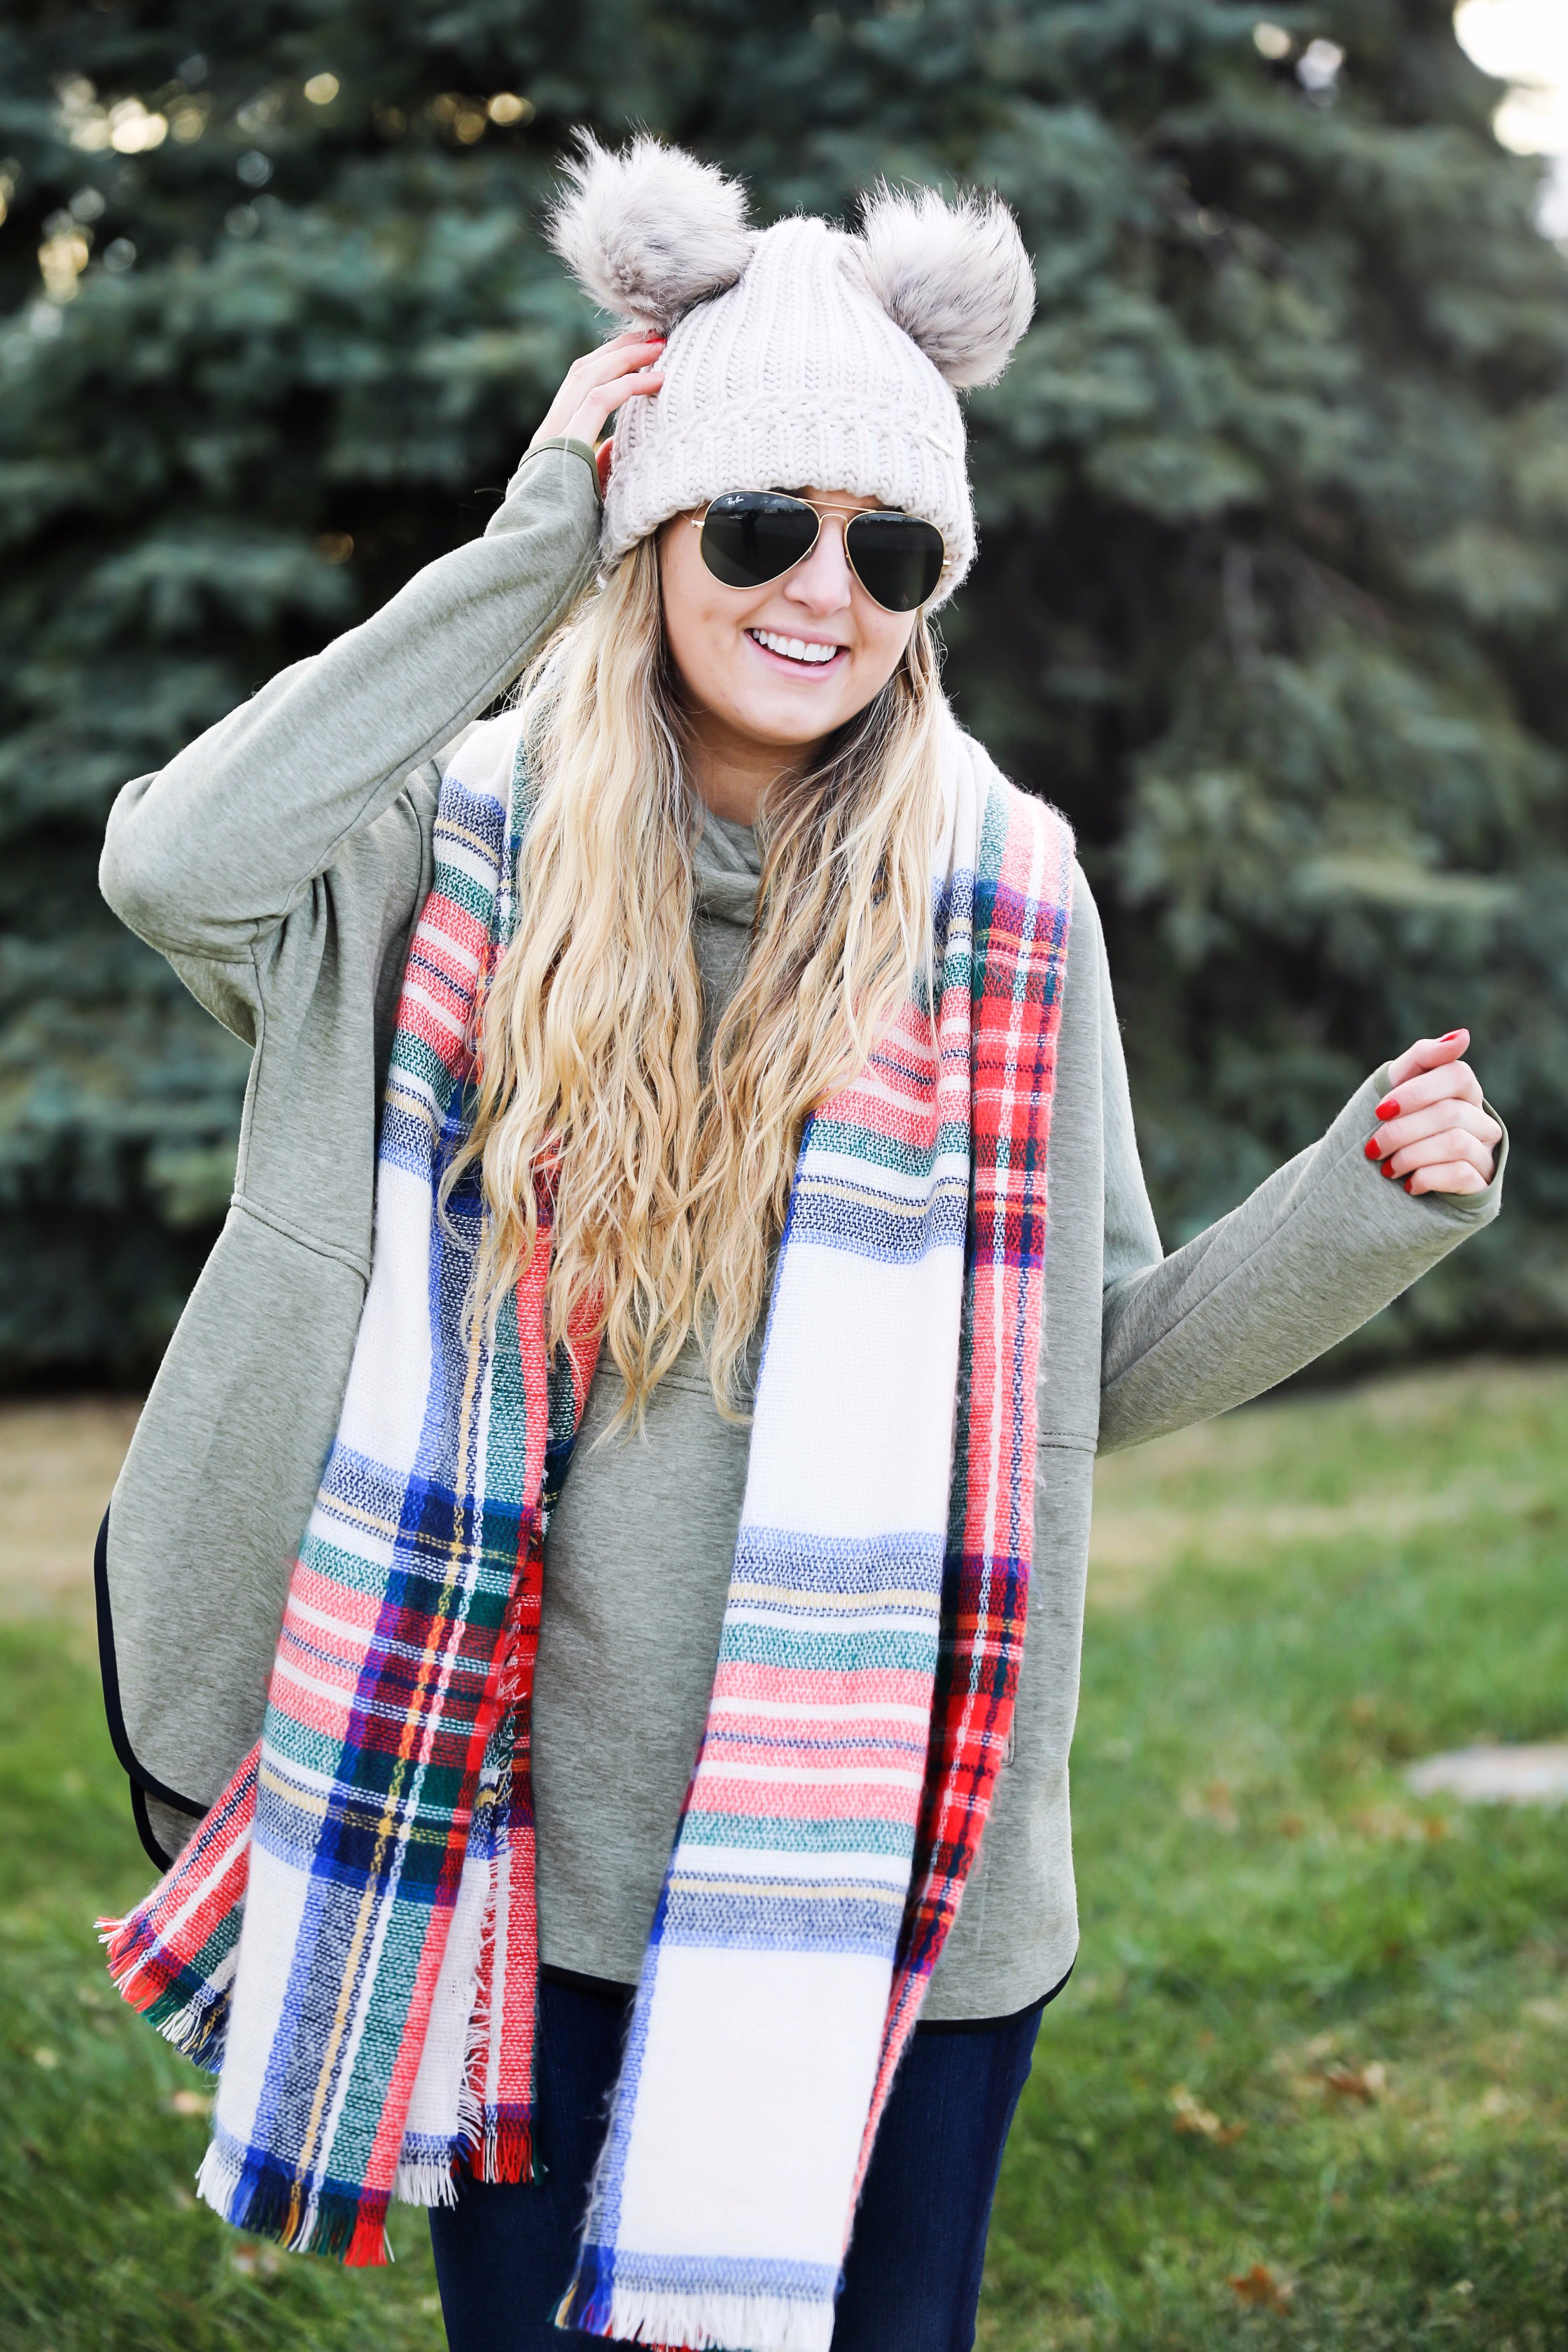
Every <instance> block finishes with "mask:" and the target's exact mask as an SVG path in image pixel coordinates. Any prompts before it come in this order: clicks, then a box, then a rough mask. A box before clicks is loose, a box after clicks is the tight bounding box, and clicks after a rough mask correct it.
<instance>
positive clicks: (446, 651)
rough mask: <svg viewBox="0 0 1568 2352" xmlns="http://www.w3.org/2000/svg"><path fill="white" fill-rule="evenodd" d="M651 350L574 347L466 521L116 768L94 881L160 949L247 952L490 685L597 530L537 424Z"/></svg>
mask: <svg viewBox="0 0 1568 2352" xmlns="http://www.w3.org/2000/svg"><path fill="white" fill-rule="evenodd" d="M648 352H649V345H648V339H647V337H645V336H641V335H636V336H618V337H616V340H615V341H614V342H612V343H608V344H605V346H603V348H602V349H601V350H599V351H597V352H591V353H589V354H588V356H587V358H586V359H584V360H581V361H579V362H577V363H576V365H575V366H574V369H573V370H572V372H571V373H570V374H569V375H568V377H567V380H566V383H565V384H564V385H563V388H562V392H561V393H560V394H558V395H557V398H556V401H555V403H554V404H553V405H552V410H551V412H550V415H549V416H547V417H546V419H545V421H544V424H543V425H542V426H541V428H540V433H539V435H538V436H535V443H534V446H532V447H531V449H530V451H529V453H528V455H527V456H526V457H524V458H523V461H522V463H521V466H520V467H518V470H517V472H516V474H515V475H514V476H513V478H512V480H511V483H510V486H509V488H508V491H507V496H506V499H505V501H504V503H503V504H502V505H501V506H500V508H499V509H497V511H496V513H495V514H494V515H493V516H492V517H491V518H490V521H489V527H488V529H487V530H486V531H485V533H484V536H483V537H482V538H481V539H477V540H473V541H469V543H468V545H467V546H465V547H458V548H455V549H454V550H453V551H452V552H451V553H450V554H449V555H443V556H440V557H438V558H437V561H436V562H434V563H429V564H426V567H425V569H424V571H423V572H419V573H417V574H416V577H415V578H414V579H412V580H411V581H409V583H407V585H406V586H405V587H404V588H402V589H400V590H399V592H398V593H397V594H396V595H395V596H394V597H393V598H392V599H391V601H390V603H388V604H384V606H383V607H382V609H381V611H380V612H379V613H375V614H373V615H372V616H371V618H370V619H369V620H368V621H364V622H362V623H361V625H359V627H358V628H354V629H350V630H348V631H347V632H346V633H345V635H342V636H341V637H339V638H337V639H336V640H335V642H334V643H333V644H331V645H330V646H327V647H326V648H325V650H324V651H322V652H321V653H319V654H314V655H312V656H310V659H309V660H306V661H302V662H296V663H295V664H294V665H293V667H291V668H289V669H286V670H284V671H282V672H281V673H280V674H279V676H278V677H275V678H273V679H272V680H271V682H270V684H268V685H267V686H264V687H263V688H261V690H260V691H259V693H258V694H255V695H253V696H252V697H251V698H250V700H249V701H247V702H244V703H241V704H240V705H239V707H238V708H237V709H235V710H231V711H230V712H229V714H228V716H227V718H226V719H220V720H219V721H218V722H217V724H216V726H215V727H209V728H208V730H207V731H206V733H205V735H202V736H199V737H198V738H197V740H195V742H194V743H192V744H189V745H187V747H186V748H185V750H184V751H181V752H179V753H178V754H177V755H176V757H175V758H174V759H173V760H171V761H170V762H169V764H168V765H167V767H165V768H163V769H161V770H159V771H158V772H156V773H155V774H153V775H150V776H140V777H138V778H136V780H135V781H134V782H132V783H129V784H127V785H126V786H125V788H124V790H123V791H122V792H121V794H120V796H119V798H118V799H117V800H116V802H115V803H114V807H113V810H112V812H111V813H110V820H109V831H108V835H107V838H106V840H105V844H104V850H103V858H102V863H101V866H100V886H101V887H102V890H103V895H104V897H105V898H107V899H108V901H109V903H110V906H111V907H112V908H114V910H115V912H116V914H118V915H119V916H120V917H121V920H122V921H123V922H125V923H127V924H129V926H130V927H131V929H132V930H133V931H137V932H139V933H140V934H141V936H142V938H143V939H145V940H148V941H150V942H151V944H152V945H153V946H154V947H156V948H158V949H160V950H163V952H164V953H165V954H174V955H184V956H196V957H202V958H205V959H212V960H217V961H226V960H238V959H244V958H247V957H248V956H249V954H250V952H251V950H252V949H253V947H254V945H255V943H256V942H257V940H259V939H262V938H264V937H265V936H266V935H267V934H268V932H269V931H271V930H273V929H276V928H277V926H278V925H279V923H281V922H282V921H283V919H284V918H285V917H286V916H287V915H288V914H289V911H290V909H291V908H293V907H294V906H295V905H297V904H298V902H299V900H300V898H301V897H302V896H303V894H304V892H305V891H306V890H307V889H308V888H309V887H310V883H311V881H312V880H313V878H314V877H316V876H317V875H318V874H320V873H321V872H322V871H323V870H324V869H325V868H326V867H327V866H330V865H331V862H332V859H333V856H334V855H335V853H336V851H337V849H338V847H339V845H341V843H342V841H343V840H344V839H345V838H346V837H347V835H350V834H351V833H353V832H354V831H355V830H357V828H358V827H360V826H361V825H363V824H370V823H372V822H373V821H374V818H375V817H377V816H378V815H379V814H381V812H382V810H383V809H384V807H385V806H386V805H387V804H388V803H389V802H390V801H391V800H392V799H393V798H394V796H395V793H397V791H398V790H399V789H400V787H401V785H402V782H403V779H404V778H405V776H406V775H407V774H408V772H409V771H410V770H411V769H414V768H416V767H418V766H419V765H420V764H421V762H422V761H426V760H427V759H429V758H430V757H431V756H432V755H433V754H434V753H435V752H437V751H439V750H440V749H441V747H442V746H443V745H444V744H446V743H448V742H449V741H450V740H451V739H452V737H453V736H454V735H456V734H457V733H458V731H459V730H461V729H462V728H463V727H465V726H466V725H467V724H468V721H469V719H473V718H475V717H477V716H478V715H479V712H481V711H482V710H484V709H486V708H487V707H488V706H489V704H490V703H491V702H493V701H494V700H495V699H496V698H497V696H498V695H500V694H501V693H503V692H504V691H505V689H506V688H507V687H509V686H510V684H511V683H512V681H513V679H514V678H516V677H518V675H519V673H520V672H521V670H522V668H523V667H524V666H525V664H526V663H527V660H528V658H529V656H530V654H531V652H532V650H533V648H534V647H535V646H537V645H538V644H539V643H540V642H541V640H542V638H543V637H544V636H545V635H548V633H549V632H550V630H551V629H552V628H553V627H554V625H556V623H557V622H558V621H559V620H560V619H561V618H562V617H563V614H565V613H566V612H567V611H568V609H569V608H570V606H571V605H572V604H573V603H574V600H575V598H576V596H577V595H578V593H579V592H580V591H581V589H582V587H583V586H584V583H585V581H586V580H587V578H588V576H589V574H590V572H591V571H592V569H593V565H594V562H595V553H596V551H597V546H598V513H599V499H598V481H597V477H596V473H595V464H594V452H593V448H592V446H591V445H590V443H589V442H588V441H587V440H586V439H584V440H583V441H581V442H578V441H576V440H574V439H563V438H551V437H550V436H551V433H552V430H553V427H552V419H554V418H555V416H556V413H557V411H558V410H560V409H561V408H562V406H563V402H569V404H570V407H571V412H572V417H571V421H572V422H573V424H574V425H578V424H579V420H581V419H586V420H587V421H588V422H589V423H592V422H593V420H594V417H595V415H598V416H599V420H600V422H602V421H603V415H604V414H605V413H607V409H608V408H610V407H613V406H614V405H615V404H616V402H617V401H618V400H620V399H623V398H625V397H626V396H627V394H628V393H630V392H634V391H643V390H653V389H655V388H657V378H653V377H651V376H650V375H649V374H648V373H647V372H646V359H647V355H648ZM628 369H631V370H633V371H634V372H633V373H628ZM637 369H641V370H643V371H644V372H643V373H636V372H635V371H637ZM579 429H581V428H580V425H579Z"/></svg>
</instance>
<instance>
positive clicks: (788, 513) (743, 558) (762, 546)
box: [702, 490, 816, 588]
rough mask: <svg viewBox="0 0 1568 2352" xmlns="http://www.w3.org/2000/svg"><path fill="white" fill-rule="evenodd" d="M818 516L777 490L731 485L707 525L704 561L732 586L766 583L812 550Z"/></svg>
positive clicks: (710, 513) (704, 528) (715, 503)
mask: <svg viewBox="0 0 1568 2352" xmlns="http://www.w3.org/2000/svg"><path fill="white" fill-rule="evenodd" d="M815 543H816V516H815V515H814V514H813V512H812V510H811V509H810V508H809V507H803V506H802V505H801V504H800V502H799V500H798V499H786V498H783V497H780V496H779V495H777V494H776V493H775V492H773V491H772V490H731V491H730V492H729V493H728V495H727V496H726V497H724V498H721V499H714V501H713V503H712V505H711V506H710V508H709V509H708V516H707V520H706V521H705V522H704V523H703V525H702V561H703V562H704V563H706V565H707V566H708V569H709V571H710V572H711V573H712V574H713V577H714V579H715V580H721V581H722V582H723V583H724V585H725V587H726V588H760V587H761V586H762V585H763V582H764V581H768V580H778V579H781V578H782V577H783V575H784V573H785V572H787V571H788V570H789V568H790V566H791V565H792V564H795V563H798V562H800V560H801V557H802V556H803V555H809V554H810V552H811V551H812V548H813V546H814V544H815Z"/></svg>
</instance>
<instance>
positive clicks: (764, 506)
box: [691, 490, 947, 613]
mask: <svg viewBox="0 0 1568 2352" xmlns="http://www.w3.org/2000/svg"><path fill="white" fill-rule="evenodd" d="M826 515H839V516H844V517H847V520H846V521H845V524H844V552H845V554H846V556H847V558H848V561H849V569H850V570H851V572H854V574H855V577H856V579H857V580H858V582H859V583H860V585H861V587H862V588H864V590H865V591H866V593H867V595H868V596H869V597H870V599H871V601H872V603H873V604H880V606H881V607H882V610H883V611H884V612H885V613H912V612H914V610H915V609H916V607H917V606H918V605H921V604H924V603H925V601H926V599H927V597H928V596H930V595H931V593H932V591H933V590H934V588H935V587H936V583H937V582H938V580H939V579H940V578H941V577H942V565H943V564H944V563H945V562H946V561H947V545H946V541H944V540H943V538H942V533H941V531H940V530H938V529H937V527H936V525H935V523H933V522H922V521H921V519H920V517H919V516H918V515H909V514H897V513H889V512H887V511H885V510H884V509H881V508H879V507H873V508H870V509H859V508H857V509H849V508H847V507H816V506H813V505H812V503H811V501H810V499H795V498H791V497H790V496H789V494H788V493H787V492H786V491H784V490H728V491H726V492H725V494H724V496H723V497H722V498H721V499H714V500H713V503H712V505H711V506H710V508H709V509H708V511H707V512H706V514H700V515H694V516H693V517H692V522H691V527H692V529H693V530H700V532H701V533H702V540H701V547H702V561H703V562H704V563H705V564H706V565H707V566H708V569H709V571H710V572H711V573H712V574H713V577H714V579H715V580H720V581H722V583H723V584H724V586H725V587H726V588H762V587H764V586H765V585H766V584H767V583H768V582H769V581H770V580H782V579H783V577H784V573H785V572H793V571H794V570H795V565H796V564H797V563H804V562H805V559H806V557H807V556H808V555H809V554H810V553H811V551H812V549H813V548H814V547H815V546H816V542H817V541H818V539H820V537H821V536H822V524H823V518H824V517H825V516H826Z"/></svg>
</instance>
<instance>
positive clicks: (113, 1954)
mask: <svg viewBox="0 0 1568 2352" xmlns="http://www.w3.org/2000/svg"><path fill="white" fill-rule="evenodd" d="M93 1925H94V1927H96V1928H97V1929H98V1938H99V1941H100V1944H102V1945H103V1946H104V1948H105V1956H106V1958H107V1959H108V1963H109V1980H110V1983H111V1984H112V1985H113V1987H114V1990H115V1991H116V1992H117V1993H119V1994H120V1996H121V1999H122V2000H125V2001H128V2002H129V2003H130V2005H131V2007H132V2009H133V2010H135V2011H136V2012H137V2014H138V2016H140V2017H144V2018H145V2019H146V2021H147V2022H148V2024H149V2025H150V2026H152V2027H153V2031H154V2032H158V2033H161V2034H162V2035H163V2039H164V2041H165V2042H168V2043H170V2045H171V2046H172V2047H173V2048H174V2049H175V2050H177V2051H178V2052H179V2053H180V2055H181V2057H182V2058H189V2059H190V2060H191V2061H192V2063H193V2064H195V2065H197V2066H199V2067H201V2069H202V2070H203V2072H204V2073H205V2074H217V2073H218V2072H219V2071H220V2069H221V2067H222V2065H223V2053H224V2046H225V2043H226V2041H227V2038H228V2002H227V2000H226V1998H225V1996H226V1992H227V1989H228V1984H229V1980H230V1979H231V1978H232V1976H233V1974H234V1966H233V1963H234V1958H235V1957H236V1956H235V1955H233V1954H231V1955H229V1956H228V1960H227V1963H226V1965H223V1966H220V1968H219V1969H217V1970H216V1971H215V1973H214V1975H213V1976H212V1978H210V1979H206V1980H205V1981H204V1982H203V1983H202V1984H201V1985H200V1986H199V1987H198V1988H197V1989H196V1990H192V1989H191V1985H190V1980H189V1979H184V1981H182V1980H181V1979H180V1978H179V1977H175V1978H174V1979H173V1980H172V1981H169V1982H166V1983H164V1982H160V1980H159V1979H160V1976H161V1974H162V1971H161V1969H160V1968H159V1966H158V1964H157V1963H156V1962H155V1961H153V1957H152V1956H153V1954H154V1953H155V1951H156V1949H157V1945H156V1941H155V1939H154V1938H153V1936H152V1935H151V1933H150V1932H149V1930H148V1929H147V1927H146V1926H145V1923H144V1922H143V1921H142V1920H141V1919H139V1918H138V1916H137V1915H136V1914H135V1913H134V1912H132V1914H131V1915H130V1916H129V1917H128V1918H124V1919H96V1920H94V1922H93ZM150 1961H151V1962H152V1965H149V1962H150Z"/></svg>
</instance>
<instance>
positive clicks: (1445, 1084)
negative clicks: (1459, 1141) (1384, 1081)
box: [1376, 1062, 1481, 1125]
mask: <svg viewBox="0 0 1568 2352" xmlns="http://www.w3.org/2000/svg"><path fill="white" fill-rule="evenodd" d="M1449 1097H1453V1098H1454V1099H1455V1100H1456V1101H1460V1102H1473V1103H1479V1101H1480V1099H1481V1086H1480V1080H1479V1078H1478V1077H1477V1076H1476V1074H1475V1072H1474V1070H1472V1069H1471V1067H1470V1066H1469V1064H1468V1062H1447V1063H1440V1064H1439V1065H1438V1066H1437V1068H1436V1069H1435V1070H1422V1071H1421V1072H1419V1074H1418V1075H1417V1076H1415V1077H1408V1078H1402V1079H1401V1080H1400V1082H1399V1084H1398V1086H1396V1087H1390V1088H1389V1090H1388V1092H1387V1093H1386V1094H1385V1095H1384V1097H1383V1100H1382V1101H1381V1102H1380V1103H1379V1104H1378V1105H1377V1108H1376V1117H1377V1119H1378V1122H1379V1124H1380V1125H1383V1124H1384V1123H1385V1122H1386V1121H1387V1120H1389V1119H1391V1118H1401V1117H1403V1116H1404V1114H1405V1112H1406V1111H1413V1110H1426V1109H1427V1108H1429V1107H1430V1106H1431V1105H1432V1104H1433V1103H1436V1102H1444V1101H1447V1099H1448V1098H1449Z"/></svg>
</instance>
